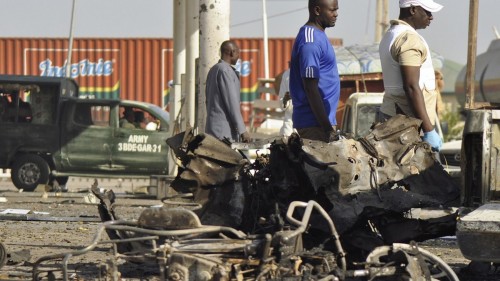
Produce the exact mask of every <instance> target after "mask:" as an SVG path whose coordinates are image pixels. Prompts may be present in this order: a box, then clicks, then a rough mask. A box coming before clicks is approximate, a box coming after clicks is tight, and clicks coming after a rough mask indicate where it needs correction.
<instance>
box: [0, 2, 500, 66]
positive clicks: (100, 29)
mask: <svg viewBox="0 0 500 281" xmlns="http://www.w3.org/2000/svg"><path fill="white" fill-rule="evenodd" d="M176 1H177V0H176ZM186 1H189V0H186ZM72 2H73V1H72V0H0V7H1V9H0V18H1V19H2V20H1V21H0V37H51V38H53V37H57V38H61V37H68V36H69V31H70V22H71V7H72ZM75 2H76V6H75V8H76V12H75V23H74V31H73V32H74V33H73V35H74V36H75V37H87V38H89V37H92V38H100V37H105V38H107V37H110V38H122V37H140V38H157V37H160V38H161V37H165V38H171V37H172V34H173V31H172V23H173V18H172V14H173V12H172V11H173V3H172V2H173V0H75ZM436 2H438V3H440V4H442V5H444V6H445V7H444V8H443V10H441V11H440V12H437V13H434V20H433V22H432V23H431V25H430V26H429V27H428V28H427V29H425V30H419V32H420V33H421V34H422V35H423V36H424V37H425V38H426V40H427V42H428V44H429V46H430V48H431V49H433V50H434V51H436V52H438V53H439V54H441V55H443V56H444V57H445V58H447V59H451V60H453V61H456V62H458V63H461V64H465V63H466V61H467V45H468V43H467V42H468V20H469V12H468V11H469V5H470V4H469V1H468V0H436ZM375 6H376V0H339V18H338V19H337V24H336V26H335V27H333V28H329V29H327V34H328V36H329V37H334V38H341V39H343V42H344V45H345V46H350V45H354V44H364V43H372V42H373V41H374V31H375V25H374V24H375ZM389 6H390V8H389V18H390V19H393V18H397V17H398V13H399V8H398V1H397V0H389ZM230 10H231V27H230V33H231V34H230V35H231V37H233V38H240V37H262V36H263V34H264V29H263V25H262V11H263V1H262V0H231V1H230ZM266 10H267V18H268V36H269V38H274V37H295V35H296V33H297V31H298V29H299V28H300V26H301V25H303V24H304V23H305V22H306V21H307V17H308V12H307V0H266ZM499 11H500V1H499V0H480V1H479V21H478V41H477V44H478V45H477V53H478V54H480V53H483V52H485V51H486V50H487V48H488V46H489V44H490V42H491V40H492V39H495V38H496V37H495V33H494V31H493V27H494V26H496V27H497V28H498V29H499V30H500V17H499V16H498V13H499Z"/></svg>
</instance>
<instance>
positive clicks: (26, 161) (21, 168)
mask: <svg viewBox="0 0 500 281" xmlns="http://www.w3.org/2000/svg"><path fill="white" fill-rule="evenodd" d="M49 174H50V168H49V164H47V162H46V161H45V160H44V159H43V158H42V157H40V156H38V155H34V154H26V155H23V156H21V157H19V159H17V160H16V161H15V162H14V165H13V166H12V171H11V179H12V183H14V185H15V186H16V187H17V189H23V190H25V191H33V190H35V188H36V187H37V186H38V185H39V184H48V183H49Z"/></svg>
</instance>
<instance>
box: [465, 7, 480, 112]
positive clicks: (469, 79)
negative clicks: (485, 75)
mask: <svg viewBox="0 0 500 281" xmlns="http://www.w3.org/2000/svg"><path fill="white" fill-rule="evenodd" d="M478 12H479V0H470V5H469V40H468V42H469V44H468V47H467V70H466V72H465V89H466V92H465V109H475V107H476V106H475V100H474V86H475V83H476V53H477V21H478V19H477V17H478Z"/></svg>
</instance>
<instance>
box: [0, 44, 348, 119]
mask: <svg viewBox="0 0 500 281" xmlns="http://www.w3.org/2000/svg"><path fill="white" fill-rule="evenodd" d="M234 40H235V41H236V43H237V44H238V45H239V46H240V49H241V64H240V65H239V67H240V72H241V74H242V76H241V100H242V105H241V108H242V113H243V116H244V120H245V122H248V121H249V115H250V112H251V110H252V102H253V100H255V99H256V98H257V97H260V93H258V91H257V88H258V78H263V77H264V43H263V40H262V39H260V38H235V39H234ZM293 42H294V38H271V39H269V41H268V46H269V76H270V77H271V78H273V77H275V76H276V75H277V74H279V73H281V72H282V71H283V70H285V69H286V68H287V67H288V64H287V62H288V61H289V60H290V56H291V51H292V46H293ZM341 42H342V41H341V40H339V39H332V44H334V45H338V44H341ZM67 48H68V40H67V39H66V38H0V62H1V63H0V74H18V75H20V74H25V75H36V76H43V75H46V76H64V75H65V73H66V67H65V64H66V60H67V55H68V49H67ZM71 74H72V77H73V78H75V80H76V81H77V83H78V85H79V86H80V91H81V94H82V95H83V96H86V97H89V98H122V99H131V100H138V101H146V102H151V103H154V104H157V105H159V106H166V105H167V104H168V97H169V92H170V88H169V81H171V80H172V79H173V40H172V39H167V38H126V39H123V38H121V39H120V38H112V39H109V38H77V39H75V41H74V43H73V52H72V57H71ZM273 98H274V99H276V97H273ZM247 124H248V123H247Z"/></svg>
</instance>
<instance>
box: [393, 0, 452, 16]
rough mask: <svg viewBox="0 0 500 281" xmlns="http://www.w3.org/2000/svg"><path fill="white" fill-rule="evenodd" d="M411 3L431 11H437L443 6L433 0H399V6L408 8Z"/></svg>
mask: <svg viewBox="0 0 500 281" xmlns="http://www.w3.org/2000/svg"><path fill="white" fill-rule="evenodd" d="M412 5H413V6H420V7H422V8H424V9H425V10H426V11H429V12H431V13H435V12H439V11H440V10H441V9H442V8H443V5H440V4H438V3H436V2H434V0H399V7H400V8H408V7H410V6H412Z"/></svg>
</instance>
